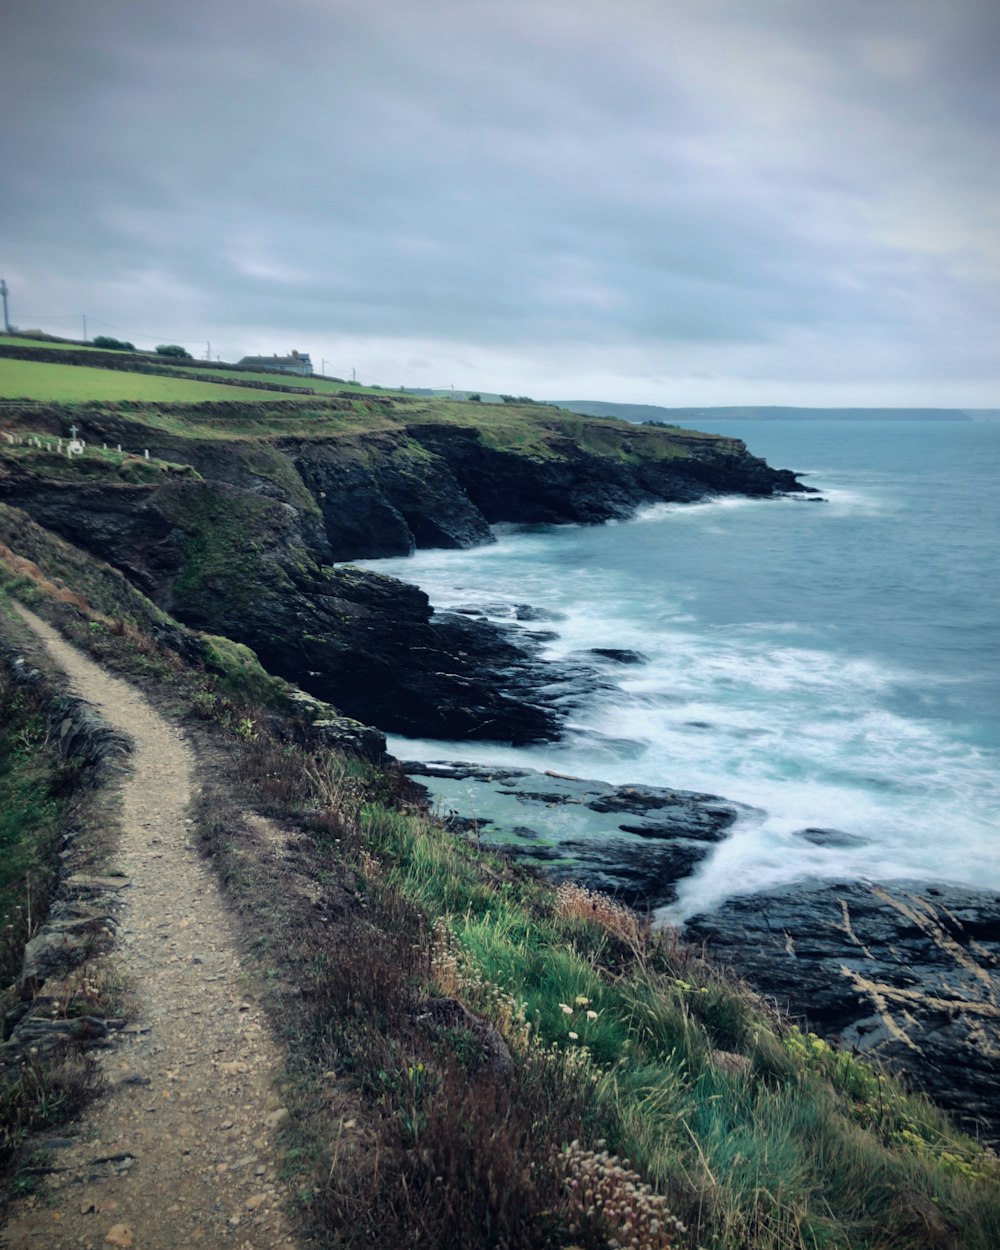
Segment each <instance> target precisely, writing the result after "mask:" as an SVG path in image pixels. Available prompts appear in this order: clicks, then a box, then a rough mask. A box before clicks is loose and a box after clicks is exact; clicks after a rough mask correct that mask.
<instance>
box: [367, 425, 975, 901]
mask: <svg viewBox="0 0 1000 1250" xmlns="http://www.w3.org/2000/svg"><path fill="white" fill-rule="evenodd" d="M703 428H711V426H708V427H705V426H703ZM716 428H717V429H718V430H719V431H720V432H722V433H725V434H727V435H734V436H736V437H739V438H743V439H744V440H745V441H746V443H747V445H748V447H749V448H750V450H751V451H753V452H754V453H755V454H758V455H762V456H764V457H765V458H766V459H767V460H768V461H769V462H770V463H771V464H772V465H774V466H776V467H781V468H790V469H794V470H796V471H800V472H804V473H806V474H808V476H807V477H806V478H805V480H806V481H807V482H808V483H809V484H810V485H812V486H814V487H817V488H819V489H820V490H821V491H822V495H823V499H824V501H825V502H821V503H806V502H803V501H802V500H800V499H792V498H788V499H780V500H761V501H751V500H743V499H723V500H717V501H711V502H706V503H702V504H695V505H658V506H655V507H653V508H651V509H648V510H647V511H645V512H643V513H642V514H641V515H639V516H637V517H636V518H635V519H633V520H631V521H627V522H622V523H618V524H612V525H606V526H596V527H589V526H554V527H545V528H537V527H535V528H531V529H526V528H516V527H501V528H500V529H499V530H498V531H497V536H498V541H497V543H496V544H495V545H493V546H486V547H480V548H478V549H475V550H472V551H424V552H419V553H417V554H416V555H415V556H412V557H410V558H408V559H398V560H379V561H371V562H369V563H368V567H372V568H378V569H380V570H382V571H384V572H387V573H392V574H394V575H395V576H397V577H401V578H403V579H405V580H407V581H410V582H414V583H416V584H418V585H419V586H421V587H422V588H423V589H424V590H426V591H427V593H428V594H429V595H430V597H431V602H432V603H433V604H434V605H435V606H436V607H438V608H448V607H451V606H455V605H457V604H462V605H470V604H498V603H499V604H504V603H506V604H524V603H527V604H531V605H533V606H535V607H538V608H545V609H548V610H550V611H552V612H553V613H555V614H556V615H557V619H556V620H555V621H553V622H552V623H551V624H550V623H548V622H546V623H545V625H544V628H545V629H551V630H553V631H555V633H556V635H557V636H556V638H555V639H553V640H551V641H550V642H548V643H547V644H546V650H545V654H546V655H549V656H552V657H560V656H565V655H568V654H570V653H574V652H579V651H581V650H584V649H587V648H590V647H615V648H631V649H634V650H636V651H639V652H642V653H643V655H644V656H646V657H647V661H646V662H645V663H644V664H642V665H638V666H630V667H623V666H609V668H608V669H607V670H606V672H605V675H606V676H608V677H610V678H611V679H612V680H613V681H614V683H615V684H614V688H613V689H612V690H610V691H607V692H603V693H601V694H599V695H595V696H593V697H592V698H591V699H590V700H588V701H587V702H586V703H585V704H584V705H583V706H582V707H580V708H579V709H578V710H577V712H576V713H575V715H574V718H573V721H572V723H571V724H570V725H568V726H567V729H566V732H565V734H564V736H563V738H562V740H561V741H559V742H557V743H554V744H549V745H547V746H543V747H537V748H521V749H512V748H510V747H508V746H504V745H502V744H489V743H476V744H470V743H460V744H455V743H441V742H433V741H412V740H404V739H399V738H396V739H393V740H391V742H390V749H392V750H393V751H394V752H395V753H396V754H397V755H399V756H401V757H403V758H410V759H424V760H431V759H451V760H475V761H480V762H491V763H496V764H501V763H518V764H527V765H530V766H531V767H534V768H540V769H554V770H557V771H559V772H564V773H571V774H574V775H576V776H581V777H589V778H599V779H602V780H606V781H610V782H614V783H627V782H639V783H645V784H650V785H659V786H668V787H673V788H677V789H685V790H697V791H707V792H710V793H714V794H720V795H724V796H725V797H727V798H730V799H736V800H739V801H741V802H743V803H746V804H749V805H751V806H752V807H754V808H756V809H758V812H759V814H757V815H752V816H748V817H747V818H746V819H745V820H743V821H741V822H740V823H739V824H738V825H737V827H736V829H735V832H734V833H733V835H732V836H731V837H730V838H729V839H727V841H725V842H724V843H721V844H720V845H719V846H718V847H716V848H715V849H714V851H713V853H712V855H711V857H710V858H709V859H708V860H707V861H705V863H704V864H703V865H702V866H701V868H700V869H699V871H698V872H697V874H696V875H695V876H694V877H692V878H690V879H689V880H688V881H687V882H686V883H684V884H683V885H682V887H681V893H680V899H679V902H678V904H677V905H676V907H675V908H673V909H672V910H671V913H670V916H671V918H673V919H679V918H681V917H683V916H684V915H688V914H691V913H692V912H694V911H699V910H702V909H703V908H705V907H707V906H711V905H712V904H713V903H715V902H717V901H719V900H721V899H722V898H724V897H726V896H728V895H731V894H735V893H739V892H747V891H751V890H755V889H758V888H762V887H766V886H770V885H774V884H777V883H780V882H787V881H789V880H793V879H796V878H798V877H804V876H817V875H819V876H825V877H838V878H842V879H847V878H856V877H864V878H869V879H875V880H878V879H881V880H886V879H890V878H898V877H911V878H912V877H919V878H928V879H934V880H940V881H949V882H955V883H964V884H968V885H973V886H981V887H986V888H991V889H1000V831H998V816H1000V488H998V483H1000V423H988V422H970V423H939V422H897V421H892V422H860V421H844V422H838V421H823V422H811V421H810V422H805V421H789V422H785V421H782V422H752V423H751V422H745V423H739V422H733V421H726V422H722V423H720V424H719V425H718V426H717V427H716ZM525 627H526V628H535V629H537V628H539V626H538V625H527V626H525ZM612 670H613V671H612ZM806 828H822V829H835V830H837V831H839V832H841V833H848V834H851V835H854V838H855V839H856V842H854V843H853V844H852V845H849V846H840V847H821V846H815V845H812V844H810V843H809V842H807V841H804V840H803V839H802V838H801V837H800V836H796V833H797V831H801V830H803V829H806Z"/></svg>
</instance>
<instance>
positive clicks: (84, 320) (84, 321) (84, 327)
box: [83, 316, 87, 343]
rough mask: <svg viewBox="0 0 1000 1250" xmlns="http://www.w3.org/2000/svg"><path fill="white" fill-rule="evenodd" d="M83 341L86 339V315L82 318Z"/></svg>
mask: <svg viewBox="0 0 1000 1250" xmlns="http://www.w3.org/2000/svg"><path fill="white" fill-rule="evenodd" d="M83 341H84V342H85V343H86V341H87V318H86V316H84V318H83Z"/></svg>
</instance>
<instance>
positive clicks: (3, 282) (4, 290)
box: [0, 278, 10, 334]
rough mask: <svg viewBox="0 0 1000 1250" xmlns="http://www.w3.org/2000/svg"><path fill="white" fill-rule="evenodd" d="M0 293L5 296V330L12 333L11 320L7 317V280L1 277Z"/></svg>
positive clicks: (6, 332)
mask: <svg viewBox="0 0 1000 1250" xmlns="http://www.w3.org/2000/svg"><path fill="white" fill-rule="evenodd" d="M0 295H2V296H3V332H4V334H10V321H9V320H8V319H7V282H6V279H4V278H0Z"/></svg>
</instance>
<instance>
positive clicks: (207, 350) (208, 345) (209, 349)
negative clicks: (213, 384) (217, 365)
mask: <svg viewBox="0 0 1000 1250" xmlns="http://www.w3.org/2000/svg"><path fill="white" fill-rule="evenodd" d="M205 359H206V360H207V361H208V363H209V364H211V363H212V343H211V340H206V342H205Z"/></svg>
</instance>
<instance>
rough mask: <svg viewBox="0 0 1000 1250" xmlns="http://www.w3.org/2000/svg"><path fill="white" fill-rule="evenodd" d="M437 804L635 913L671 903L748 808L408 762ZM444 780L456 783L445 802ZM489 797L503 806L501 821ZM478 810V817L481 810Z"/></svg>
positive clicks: (556, 876) (454, 821)
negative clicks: (456, 793) (455, 794)
mask: <svg viewBox="0 0 1000 1250" xmlns="http://www.w3.org/2000/svg"><path fill="white" fill-rule="evenodd" d="M404 768H405V769H406V772H407V773H408V774H409V775H410V776H411V777H419V778H423V779H424V780H426V782H427V784H428V786H429V787H433V789H432V793H433V794H434V795H435V797H436V799H437V801H438V805H439V806H441V805H442V804H444V805H445V806H449V805H450V804H451V803H452V802H454V803H457V804H458V806H457V807H456V808H454V809H453V810H452V811H451V813H450V816H449V820H450V822H451V825H452V827H453V828H456V829H462V830H468V829H470V828H474V829H475V832H476V835H477V836H478V837H480V838H484V839H486V840H487V841H488V842H489V843H491V844H492V845H496V846H502V847H503V849H504V850H506V851H508V852H509V853H510V854H511V855H513V856H514V857H515V858H517V859H522V860H525V861H526V862H530V863H533V864H536V865H537V866H538V867H539V868H541V869H542V871H543V872H544V873H545V874H546V876H548V877H550V878H552V879H553V880H555V881H575V882H576V883H577V884H579V885H583V886H586V887H587V888H588V889H591V890H600V891H603V892H604V893H606V894H612V895H614V897H615V898H617V899H619V900H620V901H621V902H623V903H627V904H628V905H629V906H631V907H636V908H638V909H640V910H642V911H648V910H653V909H655V908H657V907H663V906H666V905H667V904H668V903H672V902H674V900H675V899H676V898H677V883H678V881H680V880H682V879H683V878H684V877H687V876H689V875H690V873H691V872H692V871H693V870H694V869H695V867H697V865H698V864H699V863H700V862H701V861H702V860H703V859H704V858H705V856H706V855H708V853H709V851H710V850H711V847H712V844H713V843H716V842H720V841H722V839H723V838H725V837H726V836H727V834H728V833H729V831H730V829H731V828H732V826H733V825H734V824H735V823H736V821H737V820H738V819H739V818H740V817H741V816H746V815H749V814H750V813H751V810H752V809H750V808H748V807H745V806H743V805H742V804H740V803H732V802H730V801H729V800H728V799H722V798H719V797H718V796H717V795H714V794H696V793H693V792H691V791H687V790H667V789H663V788H661V787H658V786H612V785H609V784H608V783H607V782H604V781H586V780H584V779H582V778H580V777H567V776H564V775H563V774H561V773H553V772H547V773H542V772H538V771H536V770H535V769H530V768H491V767H488V766H482V765H477V764H464V763H462V764H456V763H433V764H421V763H407V764H404ZM442 782H461V783H464V784H463V787H462V788H463V790H464V794H463V795H462V797H461V798H455V799H449V798H447V797H444V796H443V795H442V789H441V783H442ZM497 801H499V803H500V804H502V805H503V806H505V807H506V808H507V815H506V816H505V817H504V816H500V815H498V814H497V813H496V812H495V811H494V808H495V807H496V806H497ZM484 812H485V813H486V814H485V815H484V814H483V813H484Z"/></svg>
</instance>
